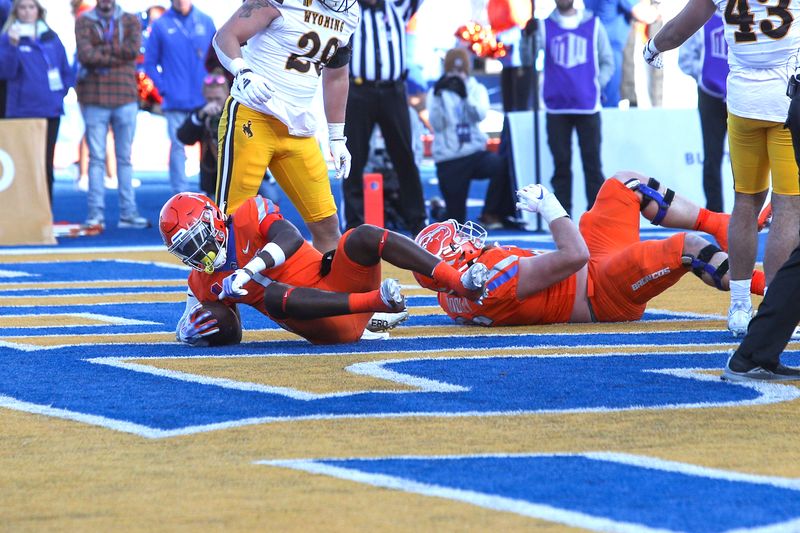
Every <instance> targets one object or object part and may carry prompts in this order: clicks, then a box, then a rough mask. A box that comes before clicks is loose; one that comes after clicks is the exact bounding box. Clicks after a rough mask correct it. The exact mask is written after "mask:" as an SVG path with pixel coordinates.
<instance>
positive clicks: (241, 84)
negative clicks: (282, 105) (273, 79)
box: [233, 68, 275, 104]
mask: <svg viewBox="0 0 800 533" xmlns="http://www.w3.org/2000/svg"><path fill="white" fill-rule="evenodd" d="M233 82H234V83H235V84H236V88H237V89H239V91H240V92H241V94H242V95H243V96H244V97H245V99H246V100H247V101H248V102H252V103H254V104H265V103H267V101H268V100H269V99H270V98H272V95H273V93H274V92H275V90H274V89H273V88H272V86H270V84H269V82H268V81H267V78H265V77H264V76H262V75H260V74H256V73H255V72H253V71H252V70H250V69H249V68H243V69H242V70H240V71H239V73H238V74H237V75H236V79H235V80H234V81H233Z"/></svg>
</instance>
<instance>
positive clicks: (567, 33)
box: [537, 0, 614, 214]
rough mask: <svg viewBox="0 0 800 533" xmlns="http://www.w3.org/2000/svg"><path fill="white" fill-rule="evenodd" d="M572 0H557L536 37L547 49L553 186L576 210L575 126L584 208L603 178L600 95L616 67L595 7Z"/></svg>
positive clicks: (546, 100) (560, 198)
mask: <svg viewBox="0 0 800 533" xmlns="http://www.w3.org/2000/svg"><path fill="white" fill-rule="evenodd" d="M573 4H574V0H556V8H555V9H554V10H553V12H552V13H551V14H550V16H549V17H548V18H547V19H545V20H544V23H543V24H540V25H539V27H540V31H538V32H537V39H538V41H537V42H538V44H539V48H540V49H544V52H545V55H544V81H543V83H542V99H543V101H544V105H545V109H546V110H547V144H548V146H549V147H550V152H551V153H552V155H553V166H554V171H553V178H552V180H551V181H550V183H551V184H552V186H553V192H554V193H555V195H556V198H558V201H559V202H561V205H563V206H564V209H566V210H567V213H570V214H571V211H572V131H573V130H576V131H577V133H578V145H579V146H580V151H581V161H582V162H583V177H584V183H585V184H586V209H587V210H588V209H591V207H592V205H593V204H594V199H595V198H596V197H597V192H598V191H599V190H600V186H602V185H603V182H604V181H605V176H604V175H603V169H602V164H601V161H600V143H601V129H602V128H601V123H600V109H601V102H600V100H601V95H602V90H603V87H604V86H605V85H606V83H608V81H609V80H610V79H611V76H612V75H613V73H614V54H613V51H612V49H611V45H610V44H609V41H608V35H607V34H606V30H605V28H604V27H603V24H602V23H601V22H600V19H599V18H597V17H596V16H595V15H594V14H593V13H592V12H591V11H585V10H579V9H576V8H575V6H574V5H573Z"/></svg>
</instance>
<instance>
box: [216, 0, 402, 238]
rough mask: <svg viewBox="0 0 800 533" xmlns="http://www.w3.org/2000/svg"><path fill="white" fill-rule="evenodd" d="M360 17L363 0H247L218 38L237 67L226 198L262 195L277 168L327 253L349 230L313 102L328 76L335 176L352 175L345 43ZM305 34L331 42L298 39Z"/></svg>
mask: <svg viewBox="0 0 800 533" xmlns="http://www.w3.org/2000/svg"><path fill="white" fill-rule="evenodd" d="M359 16H360V12H359V9H358V6H356V5H355V0H318V1H317V2H313V3H312V4H311V5H310V6H308V7H303V6H301V5H299V3H292V4H289V3H286V4H278V3H275V2H266V3H265V2H262V1H257V0H247V2H245V3H244V5H242V6H241V7H240V8H239V9H238V10H237V11H236V12H235V13H234V14H233V15H232V16H231V18H230V19H229V20H228V22H226V23H225V25H223V26H222V28H220V30H219V32H217V35H216V36H215V37H214V48H215V50H216V51H217V57H218V58H219V60H220V61H221V62H222V64H223V65H224V66H225V68H226V69H227V70H228V71H229V72H231V73H232V74H234V76H236V79H235V80H234V83H233V87H232V89H231V96H232V99H231V100H229V102H228V105H226V106H225V109H224V110H223V113H222V120H221V123H220V143H221V144H220V155H219V157H220V159H221V161H222V163H221V164H220V172H219V175H218V176H217V198H216V200H217V202H218V204H219V205H224V209H225V210H226V212H227V213H231V212H233V211H234V210H235V209H236V208H237V207H239V206H240V205H241V204H242V203H243V202H244V201H245V200H247V199H248V198H250V197H252V196H255V195H256V194H257V192H258V188H259V186H260V185H261V182H262V180H263V179H264V173H265V171H266V170H267V168H269V169H270V171H271V172H272V175H273V176H274V177H275V179H276V180H277V182H278V184H279V185H280V186H281V189H283V192H284V193H286V195H287V196H288V197H289V199H290V200H291V202H292V204H294V206H295V208H297V210H298V212H299V213H300V216H302V217H303V220H304V221H305V223H306V225H307V226H308V229H309V231H310V232H311V237H312V241H313V244H314V247H316V248H317V249H318V250H321V251H323V252H328V251H330V250H333V249H335V248H336V243H337V242H338V241H339V238H340V237H341V233H340V231H339V217H338V216H337V214H336V202H335V201H334V199H333V193H332V192H331V185H330V179H329V178H328V168H327V165H326V163H325V158H324V157H323V156H322V152H321V151H320V148H319V144H318V143H317V140H316V138H315V137H314V134H315V132H316V129H317V120H316V117H315V113H314V111H313V109H312V101H313V98H314V95H315V94H316V93H317V90H318V89H319V87H320V84H321V85H322V95H323V101H324V106H325V117H326V119H327V120H328V138H329V145H330V151H331V155H332V156H333V162H334V165H335V167H336V178H337V179H341V178H346V177H347V175H348V173H349V172H350V153H349V152H348V151H347V148H346V146H345V137H344V120H345V110H344V107H345V105H346V102H347V68H346V67H347V62H348V61H349V60H350V47H349V46H348V44H347V43H348V41H349V39H350V36H351V35H352V33H353V31H354V30H355V27H356V25H357V24H358V19H359ZM316 20H332V21H336V23H335V24H325V25H318V24H315V23H314V21H316ZM297 35H307V36H312V35H313V37H308V38H309V39H311V40H313V42H319V43H326V44H325V46H324V47H322V46H321V45H320V46H319V47H318V46H316V45H313V43H312V44H309V43H308V42H306V41H305V38H304V39H301V40H300V41H298V40H297V37H296V36H297ZM243 42H247V46H245V47H244V48H242V47H241V46H240V43H243ZM309 46H311V48H309ZM312 52H313V54H312ZM287 58H288V59H287ZM404 109H405V107H404Z"/></svg>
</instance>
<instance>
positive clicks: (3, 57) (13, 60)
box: [0, 34, 20, 80]
mask: <svg viewBox="0 0 800 533" xmlns="http://www.w3.org/2000/svg"><path fill="white" fill-rule="evenodd" d="M19 67H20V63H19V50H18V49H17V47H16V46H12V45H11V43H10V42H8V35H7V34H4V35H2V36H0V79H4V80H10V79H13V78H15V77H16V76H17V74H18V72H19Z"/></svg>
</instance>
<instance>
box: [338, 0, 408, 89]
mask: <svg viewBox="0 0 800 533" xmlns="http://www.w3.org/2000/svg"><path fill="white" fill-rule="evenodd" d="M422 2H424V0H385V1H384V2H381V1H380V0H379V1H378V5H376V6H375V7H374V8H373V9H368V8H366V7H365V4H361V23H360V24H359V26H358V27H357V28H356V31H355V33H354V34H353V53H352V58H351V60H350V75H351V76H352V77H353V78H361V79H364V80H368V81H395V80H400V79H403V77H404V72H405V70H406V57H405V54H406V25H407V24H408V21H409V20H411V17H412V16H414V13H416V12H417V9H419V6H420V5H422ZM380 4H383V7H380Z"/></svg>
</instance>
